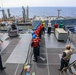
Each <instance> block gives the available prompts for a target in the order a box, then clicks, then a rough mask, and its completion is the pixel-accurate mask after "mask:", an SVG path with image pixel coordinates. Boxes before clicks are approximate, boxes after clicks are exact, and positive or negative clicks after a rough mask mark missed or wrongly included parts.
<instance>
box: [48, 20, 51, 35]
mask: <svg viewBox="0 0 76 75" xmlns="http://www.w3.org/2000/svg"><path fill="white" fill-rule="evenodd" d="M50 33H51V22H50V20H49V21H48V34H50Z"/></svg>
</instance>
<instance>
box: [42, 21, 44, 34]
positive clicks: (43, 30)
mask: <svg viewBox="0 0 76 75" xmlns="http://www.w3.org/2000/svg"><path fill="white" fill-rule="evenodd" d="M42 27H43V28H42V33H43V34H44V33H45V21H44V20H42Z"/></svg>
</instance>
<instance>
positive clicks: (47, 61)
mask: <svg viewBox="0 0 76 75" xmlns="http://www.w3.org/2000/svg"><path fill="white" fill-rule="evenodd" d="M0 38H1V39H2V40H3V44H2V50H1V56H2V61H3V65H4V66H6V69H5V70H4V71H0V75H20V73H21V71H22V68H23V64H24V63H25V61H26V57H27V52H28V49H29V45H30V42H31V34H30V33H25V34H20V35H19V37H14V38H10V37H8V34H7V33H0ZM75 38H76V34H73V38H72V41H69V40H67V42H59V41H57V39H56V38H55V36H54V34H53V33H52V34H51V35H48V34H47V33H45V35H44V36H42V38H41V42H40V57H39V58H38V62H33V60H32V61H31V64H32V67H31V75H32V72H35V74H36V75H60V72H59V71H58V68H59V66H60V57H61V54H62V52H63V50H64V49H65V45H66V44H70V45H71V48H72V49H75V47H76V39H75ZM74 60H76V52H75V53H74V54H73V55H72V58H71V60H70V62H72V61H74ZM22 75H25V72H24V73H22ZM69 75H70V74H69Z"/></svg>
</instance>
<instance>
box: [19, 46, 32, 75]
mask: <svg viewBox="0 0 76 75" xmlns="http://www.w3.org/2000/svg"><path fill="white" fill-rule="evenodd" d="M31 49H32V48H31V45H29V49H28V52H27V57H26V61H25V63H24V64H23V69H22V71H21V73H20V75H22V73H23V71H24V65H25V64H29V65H31V58H32V55H33V53H32V50H31Z"/></svg>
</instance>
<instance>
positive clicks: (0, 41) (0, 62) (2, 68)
mask: <svg viewBox="0 0 76 75" xmlns="http://www.w3.org/2000/svg"><path fill="white" fill-rule="evenodd" d="M2 43H3V41H2V40H1V39H0V51H1V44H2ZM5 68H6V67H3V65H2V58H1V52H0V70H4V69H5Z"/></svg>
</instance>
